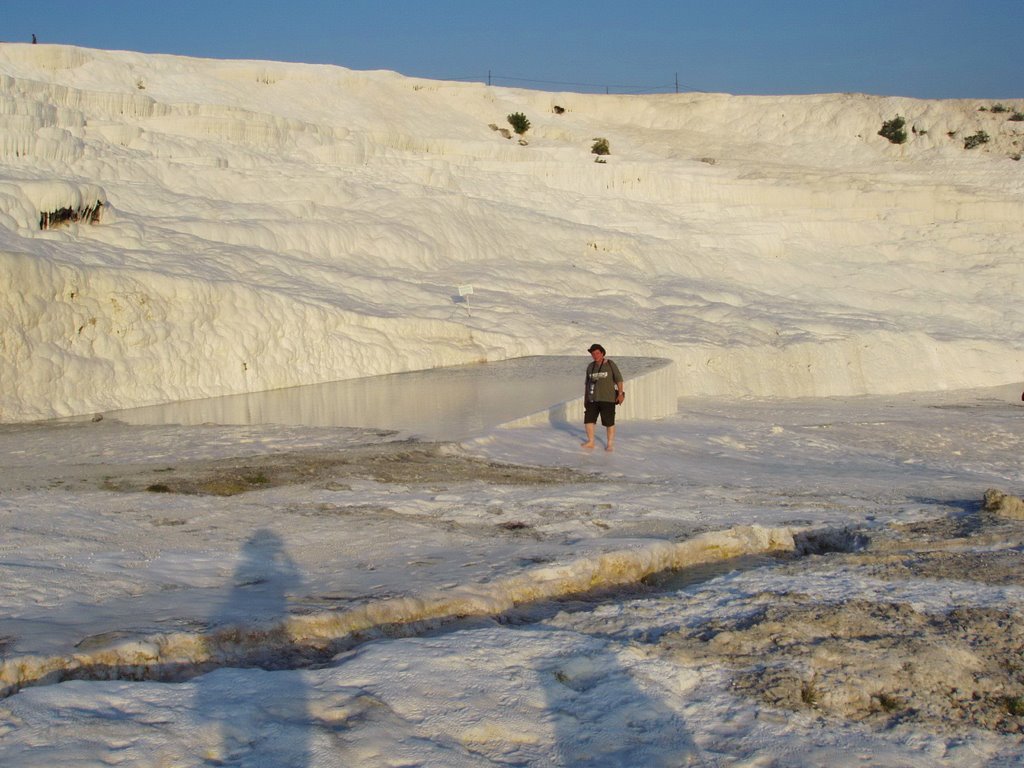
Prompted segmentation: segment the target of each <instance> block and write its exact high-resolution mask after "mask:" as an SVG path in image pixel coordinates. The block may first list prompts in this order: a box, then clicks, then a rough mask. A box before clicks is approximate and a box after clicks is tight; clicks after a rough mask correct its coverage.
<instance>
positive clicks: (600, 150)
mask: <svg viewBox="0 0 1024 768" xmlns="http://www.w3.org/2000/svg"><path fill="white" fill-rule="evenodd" d="M590 151H591V152H593V153H594V154H595V155H610V154H611V153H612V151H611V149H610V148H609V147H608V139H594V146H592V147H591V148H590Z"/></svg>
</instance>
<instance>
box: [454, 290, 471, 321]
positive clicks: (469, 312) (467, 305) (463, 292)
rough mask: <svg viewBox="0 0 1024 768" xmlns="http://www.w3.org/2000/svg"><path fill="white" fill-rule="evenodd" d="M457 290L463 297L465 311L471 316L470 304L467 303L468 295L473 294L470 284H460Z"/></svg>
mask: <svg viewBox="0 0 1024 768" xmlns="http://www.w3.org/2000/svg"><path fill="white" fill-rule="evenodd" d="M458 291H459V296H461V297H462V298H463V299H465V300H466V312H467V313H468V314H469V316H470V317H472V316H473V310H472V309H471V308H470V305H469V297H470V296H472V295H473V286H472V285H460V286H459V287H458Z"/></svg>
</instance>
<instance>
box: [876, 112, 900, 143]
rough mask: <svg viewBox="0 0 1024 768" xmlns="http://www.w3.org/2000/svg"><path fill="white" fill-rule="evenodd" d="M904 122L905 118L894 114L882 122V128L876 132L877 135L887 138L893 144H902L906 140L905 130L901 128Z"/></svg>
mask: <svg viewBox="0 0 1024 768" xmlns="http://www.w3.org/2000/svg"><path fill="white" fill-rule="evenodd" d="M906 124H907V121H906V120H904V119H903V118H902V117H900V116H899V115H896V117H894V118H893V119H892V120H886V121H885V122H884V123H882V130H880V131H879V132H878V135H879V136H882V137H884V138H886V139H888V140H889V141H890V142H892V143H893V144H902V143H903V142H905V141H906V140H907V132H906V131H905V130H904V129H903V127H904V126H905V125H906Z"/></svg>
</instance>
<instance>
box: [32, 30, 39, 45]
mask: <svg viewBox="0 0 1024 768" xmlns="http://www.w3.org/2000/svg"><path fill="white" fill-rule="evenodd" d="M37 42H38V41H37V40H36V33H35V32H33V33H32V45H35V44H36V43H37Z"/></svg>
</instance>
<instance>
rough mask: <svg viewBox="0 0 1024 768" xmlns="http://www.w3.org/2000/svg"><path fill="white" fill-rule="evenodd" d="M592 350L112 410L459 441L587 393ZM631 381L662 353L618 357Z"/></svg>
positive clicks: (180, 419) (130, 418) (128, 416)
mask: <svg viewBox="0 0 1024 768" xmlns="http://www.w3.org/2000/svg"><path fill="white" fill-rule="evenodd" d="M588 359H589V358H588V357H587V356H585V355H577V356H564V357H540V356H538V357H521V358H516V359H514V360H504V361H501V362H497V363H476V364H471V365H458V366H452V367H448V368H434V369H432V370H429V371H415V372H412V373H396V374H391V375H387V376H372V377H369V378H364V379H349V380H346V381H335V382H329V383H326V384H312V385H309V386H304V387H289V388H287V389H275V390H270V391H266V392H254V393H250V394H244V395H228V396H224V397H212V398H207V399H204V400H189V401H185V402H178V403H168V404H166V405H154V406H146V407H143V408H132V409H129V410H123V411H115V412H113V413H109V414H106V415H107V416H109V417H112V418H116V419H119V420H121V421H124V422H127V423H129V424H225V425H227V424H233V425H250V424H279V425H287V426H310V427H363V428H371V429H387V430H399V431H403V432H407V433H411V434H414V435H418V436H421V437H425V438H428V439H445V440H459V439H463V438H466V437H469V436H471V435H473V434H476V433H479V432H482V431H484V430H486V429H489V428H491V427H494V426H497V425H498V424H503V423H505V422H508V421H512V420H514V419H517V418H520V417H522V416H527V415H529V414H532V413H537V412H539V411H543V410H545V409H546V408H549V407H551V406H553V405H556V404H557V403H561V402H564V401H566V400H570V399H572V398H575V397H579V396H581V395H582V393H583V372H584V370H585V368H586V365H587V361H588ZM615 360H616V362H618V364H619V367H620V368H621V369H622V372H623V375H624V376H625V377H626V379H627V381H628V380H629V379H631V378H633V377H635V376H638V375H640V374H641V373H646V372H648V371H651V370H654V369H656V368H660V367H662V366H664V365H665V364H666V362H667V361H665V360H661V359H658V358H643V357H616V358H615Z"/></svg>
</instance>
